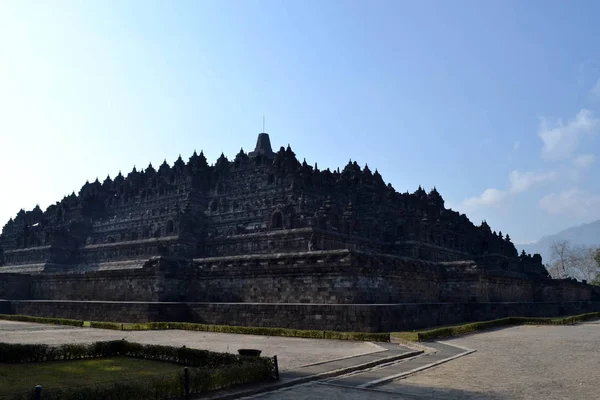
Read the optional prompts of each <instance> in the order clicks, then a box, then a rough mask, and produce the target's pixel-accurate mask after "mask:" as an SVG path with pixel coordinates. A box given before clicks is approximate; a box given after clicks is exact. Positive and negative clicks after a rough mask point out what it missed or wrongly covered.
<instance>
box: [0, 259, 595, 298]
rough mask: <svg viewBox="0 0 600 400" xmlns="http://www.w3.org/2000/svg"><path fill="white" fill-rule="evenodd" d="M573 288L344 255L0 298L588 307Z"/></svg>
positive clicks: (227, 264) (61, 284)
mask: <svg viewBox="0 0 600 400" xmlns="http://www.w3.org/2000/svg"><path fill="white" fill-rule="evenodd" d="M592 293H593V292H592V289H591V287H590V286H588V285H584V284H579V283H576V282H572V281H556V280H529V279H524V278H520V277H514V276H511V275H506V274H505V275H492V274H488V273H485V272H482V271H481V270H480V268H479V267H478V266H477V265H476V264H474V263H472V262H471V263H469V262H459V263H431V262H426V261H419V260H414V259H408V258H401V257H392V256H383V255H373V254H366V253H359V252H352V251H348V250H332V251H315V252H303V253H285V254H275V255H274V254H264V255H251V256H234V257H213V258H205V259H196V260H194V261H186V260H172V259H171V260H169V259H164V258H154V259H151V260H149V261H148V262H146V263H145V264H144V266H143V267H142V268H136V269H120V270H112V271H106V270H104V271H95V272H86V273H68V274H67V273H56V274H44V275H31V276H28V275H17V274H0V298H5V299H31V300H97V301H142V302H148V301H169V302H249V303H313V304H395V303H438V302H450V303H468V302H533V301H540V302H564V301H590V300H592V299H593V296H592Z"/></svg>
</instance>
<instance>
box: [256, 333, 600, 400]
mask: <svg viewBox="0 0 600 400" xmlns="http://www.w3.org/2000/svg"><path fill="white" fill-rule="evenodd" d="M444 343H445V344H449V345H457V346H461V347H463V348H470V349H474V350H476V352H474V353H471V354H469V355H465V356H463V357H460V358H456V359H454V360H452V361H449V362H446V363H443V364H440V365H438V366H435V367H432V368H430V369H427V370H424V371H422V372H418V373H416V374H413V375H410V376H408V377H407V378H404V379H395V380H391V381H390V382H387V383H385V384H382V385H375V386H371V387H368V388H359V387H357V386H364V380H363V379H360V378H361V375H362V374H352V375H348V377H347V378H344V377H338V378H334V379H329V380H325V381H320V382H313V383H309V384H306V385H302V386H296V387H293V388H290V389H284V390H280V391H277V392H271V393H265V394H262V395H257V396H254V397H252V398H253V399H260V400H267V399H269V400H271V399H273V400H275V399H281V400H287V399H290V400H291V399H298V400H308V399H319V398H327V399H330V400H334V399H349V400H354V399H374V400H388V399H389V400H396V399H398V400H400V399H406V400H411V399H412V400H417V399H447V400H459V399H498V400H500V399H502V400H504V399H506V400H508V399H557V400H558V399H586V400H587V399H600V386H599V385H598V376H599V372H598V371H600V322H592V323H585V324H578V325H573V326H519V327H513V328H505V329H498V330H493V331H488V332H485V333H479V334H475V335H469V336H465V337H462V338H456V339H452V340H447V341H444ZM422 357H423V358H425V357H428V356H426V355H423V356H422ZM407 362H408V361H400V362H398V364H397V365H395V366H388V367H384V368H381V369H382V370H384V371H385V370H387V371H388V373H389V375H390V376H393V375H394V374H393V372H394V371H398V370H400V368H399V367H400V365H402V364H403V363H407ZM375 370H376V369H375ZM384 371H379V375H386V373H385V372H384ZM373 373H374V370H371V371H367V372H365V373H364V375H369V374H373ZM345 381H346V382H345ZM355 382H356V383H355ZM357 384H358V385H357Z"/></svg>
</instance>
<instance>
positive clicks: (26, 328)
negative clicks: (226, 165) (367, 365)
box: [0, 321, 385, 371]
mask: <svg viewBox="0 0 600 400" xmlns="http://www.w3.org/2000/svg"><path fill="white" fill-rule="evenodd" d="M118 339H126V340H129V341H131V342H137V343H146V344H162V345H170V346H183V345H185V346H187V347H192V348H197V349H205V350H212V351H220V352H229V353H237V349H240V348H254V349H261V350H262V351H263V353H262V354H263V355H265V356H273V355H277V358H278V361H279V369H280V370H281V371H285V370H289V369H295V368H298V367H300V366H303V365H307V364H313V363H317V362H322V361H328V360H334V359H337V358H342V357H349V356H355V355H360V354H368V353H373V352H377V351H383V350H385V349H384V348H382V347H380V346H377V345H375V344H372V343H367V342H354V341H342V340H324V339H301V338H285V337H277V336H255V335H238V334H229V333H213V332H192V331H179V330H165V331H129V332H128V331H114V330H109V329H92V328H75V327H68V326H57V325H42V324H34V323H28V322H14V321H0V342H5V343H46V344H63V343H92V342H96V341H101V340H118Z"/></svg>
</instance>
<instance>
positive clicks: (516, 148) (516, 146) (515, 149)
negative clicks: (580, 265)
mask: <svg viewBox="0 0 600 400" xmlns="http://www.w3.org/2000/svg"><path fill="white" fill-rule="evenodd" d="M520 148H521V142H519V141H518V140H517V141H516V142H515V143H514V144H513V151H518V150H519V149H520Z"/></svg>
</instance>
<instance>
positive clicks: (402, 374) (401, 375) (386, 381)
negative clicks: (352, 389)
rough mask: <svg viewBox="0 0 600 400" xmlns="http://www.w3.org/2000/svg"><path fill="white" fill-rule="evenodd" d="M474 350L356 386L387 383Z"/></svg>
mask: <svg viewBox="0 0 600 400" xmlns="http://www.w3.org/2000/svg"><path fill="white" fill-rule="evenodd" d="M448 346H451V345H448ZM452 346H453V345H452ZM454 347H458V346H454ZM458 348H459V349H461V350H465V349H464V348H463V347H458ZM475 351H476V350H467V351H465V352H463V353H460V354H456V355H454V356H452V357H448V358H444V359H443V360H439V361H436V362H433V363H431V364H427V365H423V366H422V367H419V368H414V369H411V370H410V371H406V372H401V373H399V374H395V375H390V376H386V377H385V378H381V379H377V380H374V381H371V382H368V383H365V384H363V385H359V386H357V387H358V388H360V389H367V388H371V387H375V386H379V385H383V384H384V383H388V382H390V381H393V380H395V379H399V378H404V377H407V376H409V375H413V374H416V373H417V372H421V371H424V370H426V369H429V368H432V367H436V366H438V365H440V364H444V363H447V362H449V361H452V360H455V359H457V358H459V357H463V356H467V355H469V354H472V353H475Z"/></svg>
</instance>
